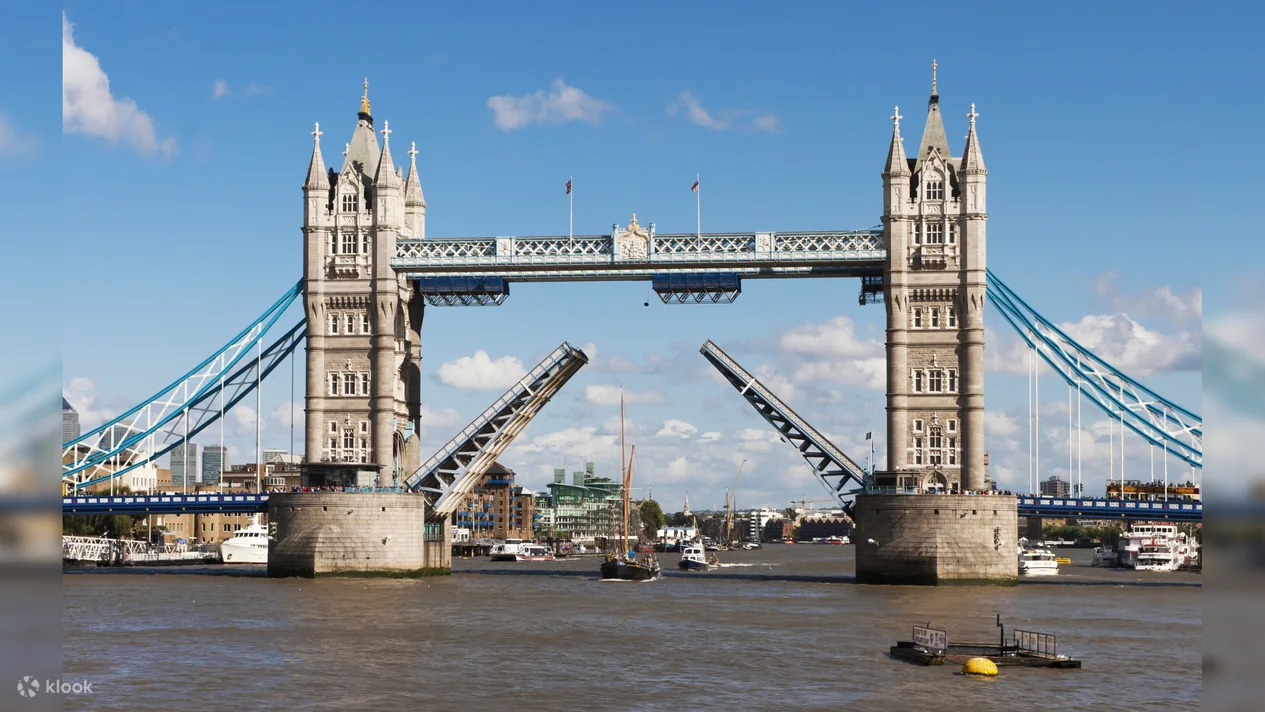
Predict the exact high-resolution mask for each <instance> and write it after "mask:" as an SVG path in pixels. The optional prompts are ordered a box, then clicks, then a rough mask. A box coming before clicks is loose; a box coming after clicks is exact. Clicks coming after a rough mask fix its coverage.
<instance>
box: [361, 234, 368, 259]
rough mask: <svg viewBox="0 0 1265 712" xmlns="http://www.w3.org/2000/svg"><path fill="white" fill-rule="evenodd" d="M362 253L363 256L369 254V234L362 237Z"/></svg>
mask: <svg viewBox="0 0 1265 712" xmlns="http://www.w3.org/2000/svg"><path fill="white" fill-rule="evenodd" d="M360 251H361V252H362V253H363V254H366V255H367V254H369V236H368V235H367V234H366V235H361V236H360Z"/></svg>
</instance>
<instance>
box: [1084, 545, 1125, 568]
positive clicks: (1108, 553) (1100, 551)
mask: <svg viewBox="0 0 1265 712" xmlns="http://www.w3.org/2000/svg"><path fill="white" fill-rule="evenodd" d="M1089 565H1090V566H1106V567H1114V566H1119V565H1120V559H1119V558H1117V556H1116V550H1115V549H1108V548H1107V547H1105V546H1096V547H1094V559H1093V560H1092V561H1090V562H1089Z"/></svg>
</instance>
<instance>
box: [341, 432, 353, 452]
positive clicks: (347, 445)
mask: <svg viewBox="0 0 1265 712" xmlns="http://www.w3.org/2000/svg"><path fill="white" fill-rule="evenodd" d="M354 447H356V438H355V436H354V435H352V434H351V431H350V430H348V431H346V432H345V433H343V449H344V450H350V449H352V448H354Z"/></svg>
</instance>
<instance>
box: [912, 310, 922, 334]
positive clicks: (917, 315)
mask: <svg viewBox="0 0 1265 712" xmlns="http://www.w3.org/2000/svg"><path fill="white" fill-rule="evenodd" d="M914 328H915V329H921V328H922V307H917V308H915V309H914Z"/></svg>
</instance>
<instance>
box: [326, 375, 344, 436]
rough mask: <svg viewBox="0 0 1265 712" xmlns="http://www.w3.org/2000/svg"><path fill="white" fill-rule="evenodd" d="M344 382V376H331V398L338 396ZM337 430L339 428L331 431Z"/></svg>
mask: <svg viewBox="0 0 1265 712" xmlns="http://www.w3.org/2000/svg"><path fill="white" fill-rule="evenodd" d="M342 382H343V377H342V376H340V375H338V374H337V373H331V374H329V394H330V395H331V396H336V395H338V392H339V391H340V390H341V389H342ZM336 429H337V428H331V430H336Z"/></svg>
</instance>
